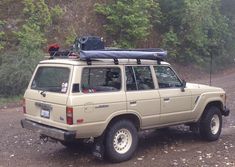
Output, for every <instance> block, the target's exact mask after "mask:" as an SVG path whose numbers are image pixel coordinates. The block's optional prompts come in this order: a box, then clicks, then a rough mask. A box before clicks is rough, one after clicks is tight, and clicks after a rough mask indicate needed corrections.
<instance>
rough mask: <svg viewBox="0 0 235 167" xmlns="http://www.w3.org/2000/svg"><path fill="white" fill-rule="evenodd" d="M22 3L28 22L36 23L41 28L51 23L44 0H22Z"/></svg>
mask: <svg viewBox="0 0 235 167" xmlns="http://www.w3.org/2000/svg"><path fill="white" fill-rule="evenodd" d="M23 3H24V6H25V7H24V10H23V12H24V14H25V16H26V17H27V22H28V23H33V24H36V25H38V26H39V27H40V28H41V29H43V28H45V26H47V25H50V24H51V13H50V11H49V7H48V6H47V4H46V3H45V1H44V0H24V1H23Z"/></svg>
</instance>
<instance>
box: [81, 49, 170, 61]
mask: <svg viewBox="0 0 235 167" xmlns="http://www.w3.org/2000/svg"><path fill="white" fill-rule="evenodd" d="M79 55H80V60H84V61H87V62H88V64H89V65H90V64H91V61H92V60H95V59H113V60H114V64H119V62H118V59H136V60H137V64H141V61H140V60H141V59H143V60H156V61H157V62H158V63H160V62H161V61H163V59H164V58H165V57H166V56H167V51H164V50H163V49H159V48H150V49H108V50H81V51H80V54H79Z"/></svg>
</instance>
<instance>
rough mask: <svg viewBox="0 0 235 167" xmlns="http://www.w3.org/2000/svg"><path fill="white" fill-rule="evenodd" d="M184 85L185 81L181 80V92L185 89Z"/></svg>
mask: <svg viewBox="0 0 235 167" xmlns="http://www.w3.org/2000/svg"><path fill="white" fill-rule="evenodd" d="M185 87H186V81H185V80H183V81H182V86H181V91H182V92H184V91H185V90H184V88H185Z"/></svg>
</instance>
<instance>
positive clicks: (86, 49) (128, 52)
mask: <svg viewBox="0 0 235 167" xmlns="http://www.w3.org/2000/svg"><path fill="white" fill-rule="evenodd" d="M76 41H77V42H78V43H79V42H80V44H82V46H83V47H79V49H78V48H77V49H76V48H74V46H73V47H72V48H70V49H67V50H62V51H61V50H60V46H59V45H58V44H57V43H54V44H52V45H50V46H49V48H48V52H49V54H50V58H49V59H54V58H57V59H60V58H62V59H64V58H69V59H79V60H83V61H87V64H88V65H91V63H92V61H94V60H97V59H113V60H114V64H119V61H118V60H119V59H136V61H137V64H141V60H156V61H157V62H158V64H160V63H161V61H163V59H164V58H165V57H166V56H167V51H165V50H163V49H160V48H148V49H145V48H142V49H118V48H105V47H104V42H103V41H102V39H101V38H99V37H92V36H91V37H82V38H78V39H76ZM76 41H75V43H76ZM79 46H80V45H79Z"/></svg>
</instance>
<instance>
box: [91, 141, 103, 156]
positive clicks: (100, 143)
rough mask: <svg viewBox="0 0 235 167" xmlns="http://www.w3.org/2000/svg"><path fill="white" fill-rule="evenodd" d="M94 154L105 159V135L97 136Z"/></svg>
mask: <svg viewBox="0 0 235 167" xmlns="http://www.w3.org/2000/svg"><path fill="white" fill-rule="evenodd" d="M92 155H93V156H95V157H96V158H97V159H99V160H103V159H104V143H103V137H100V138H97V139H96V140H95V142H94V145H93V149H92Z"/></svg>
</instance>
